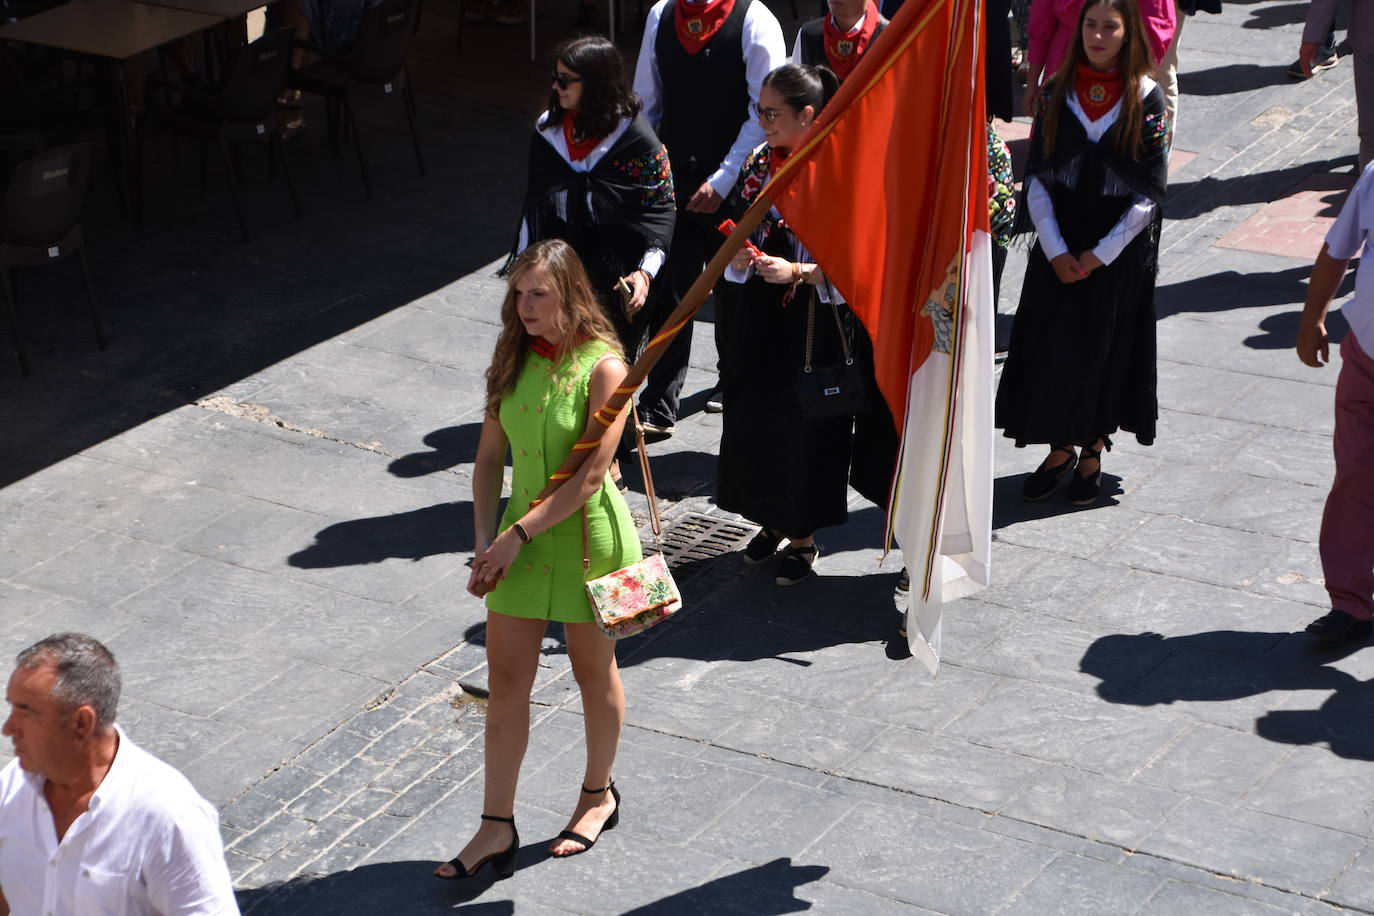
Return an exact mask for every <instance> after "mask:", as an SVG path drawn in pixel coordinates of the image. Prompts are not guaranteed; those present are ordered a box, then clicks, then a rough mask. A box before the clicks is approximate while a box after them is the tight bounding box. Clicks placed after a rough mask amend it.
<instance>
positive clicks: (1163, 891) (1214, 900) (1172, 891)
mask: <svg viewBox="0 0 1374 916" xmlns="http://www.w3.org/2000/svg"><path fill="white" fill-rule="evenodd" d="M1302 905H1303V901H1301V900H1295V901H1293V905H1292V906H1291V907H1283V906H1273V905H1270V904H1267V903H1260V902H1259V901H1257V900H1247V899H1245V898H1244V897H1237V896H1235V895H1234V894H1227V893H1225V892H1223V891H1216V890H1210V889H1207V888H1202V887H1198V886H1197V885H1195V884H1183V883H1180V882H1177V881H1170V882H1168V883H1167V884H1165V885H1164V886H1163V887H1161V888H1160V889H1159V890H1158V891H1156V892H1155V894H1154V895H1153V896H1152V897H1150V899H1149V900H1147V901H1145V903H1144V905H1143V906H1142V907H1141V908H1140V909H1139V910H1137V912H1138V913H1140V914H1142V916H1144V914H1158V916H1164V914H1167V913H1216V914H1217V916H1279V914H1280V913H1299V912H1302V909H1301V907H1302Z"/></svg>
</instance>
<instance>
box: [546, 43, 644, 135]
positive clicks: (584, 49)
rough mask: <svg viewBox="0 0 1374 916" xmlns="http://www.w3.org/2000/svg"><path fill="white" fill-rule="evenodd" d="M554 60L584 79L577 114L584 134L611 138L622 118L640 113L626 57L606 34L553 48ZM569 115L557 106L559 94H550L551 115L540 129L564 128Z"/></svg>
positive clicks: (578, 126) (578, 124) (579, 126)
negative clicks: (626, 75)
mask: <svg viewBox="0 0 1374 916" xmlns="http://www.w3.org/2000/svg"><path fill="white" fill-rule="evenodd" d="M553 60H554V63H555V65H556V64H559V63H561V64H562V65H563V66H565V67H567V68H568V69H569V70H571V71H572V72H573V73H576V74H577V75H578V76H580V77H582V102H581V110H580V111H579V112H578V114H577V128H578V130H579V131H580V132H581V133H583V134H586V135H587V136H589V137H596V138H598V139H600V138H602V137H608V136H610V134H611V131H613V130H615V128H616V125H617V124H619V123H620V120H621V118H634V116H635V115H637V114H639V109H640V106H641V103H640V100H639V96H638V95H636V94H635V92H634V90H633V89H631V88H630V83H629V81H628V80H627V79H626V78H625V58H624V57H622V56H621V54H620V49H619V48H617V47H616V46H615V45H613V44H611V41H610V39H608V38H606V37H605V36H604V35H586V36H583V37H582V38H572V39H569V40H568V41H565V42H563V43H562V44H560V45H559V46H558V47H556V48H554V49H553ZM555 69H556V67H555ZM566 113H567V112H565V111H564V110H563V106H561V105H559V104H558V93H557V92H556V91H551V92H550V93H549V115H548V117H547V118H546V119H545V120H544V121H543V122H542V123H541V124H540V125H539V126H540V128H545V127H557V126H559V125H561V124H562V123H563V116H564V115H565V114H566Z"/></svg>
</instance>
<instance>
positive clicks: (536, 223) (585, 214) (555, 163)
mask: <svg viewBox="0 0 1374 916" xmlns="http://www.w3.org/2000/svg"><path fill="white" fill-rule="evenodd" d="M676 214H677V209H676V206H675V204H674V197H673V173H672V169H671V168H670V166H669V164H668V154H667V151H666V150H665V149H664V148H663V144H662V143H661V142H659V139H658V137H657V136H655V134H654V131H653V128H651V127H650V126H649V122H648V121H646V120H645V119H644V116H643V115H640V116H637V117H636V118H635V119H634V120H633V121H631V122H630V123H629V125H628V126H627V127H626V128H625V132H624V133H622V134H621V135H620V138H619V139H617V140H616V141H615V145H614V146H612V147H611V149H610V150H609V151H608V152H607V153H606V154H605V155H604V156H602V157H601V159H600V160H599V161H598V162H597V163H596V165H595V166H593V167H592V169H591V170H590V171H587V172H578V171H574V170H573V168H572V167H571V166H569V165H568V163H567V161H566V160H565V159H564V158H563V157H562V156H561V155H559V153H558V151H557V150H556V149H554V148H553V146H552V145H551V144H550V143H549V141H548V139H547V138H545V137H544V135H543V134H541V133H540V132H539V130H538V128H536V129H535V131H534V136H533V137H532V138H531V139H530V164H529V181H528V183H527V184H526V187H525V205H524V209H523V212H522V213H521V217H520V219H521V223H522V225H523V226H524V227H525V228H526V229H527V231H528V235H527V237H526V243H527V244H530V245H532V244H534V243H535V242H537V241H540V240H542V239H548V238H558V239H562V240H564V241H565V242H567V243H568V244H569V245H571V246H572V247H573V250H574V251H576V252H577V254H578V256H579V257H580V258H581V259H582V263H583V265H584V266H585V267H586V268H587V273H588V275H589V276H590V278H591V281H592V286H593V287H594V288H595V290H596V292H597V294H598V295H600V296H602V297H603V299H604V300H605V301H607V302H612V301H617V300H616V299H614V298H612V297H611V293H612V290H613V288H614V286H615V282H616V280H617V279H618V278H620V277H623V276H625V275H627V274H629V273H630V272H631V271H633V270H634V269H635V268H637V267H638V266H639V262H640V260H641V259H642V258H643V257H644V253H645V252H646V251H648V250H649V249H651V248H661V249H663V250H664V251H665V252H666V251H667V250H668V246H669V243H670V242H671V241H672V238H673V222H674V220H675V218H676ZM519 244H520V242H519V235H518V234H517V236H516V241H515V244H514V245H513V246H512V248H511V254H510V257H509V258H508V259H507V260H506V264H505V266H504V267H503V268H502V269H501V273H502V274H503V275H504V274H505V272H506V271H507V270H509V268H510V265H511V262H512V261H514V260H515V256H516V255H517V254H518V253H519V252H518V250H517V249H518V247H519Z"/></svg>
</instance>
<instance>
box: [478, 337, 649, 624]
mask: <svg viewBox="0 0 1374 916" xmlns="http://www.w3.org/2000/svg"><path fill="white" fill-rule="evenodd" d="M610 352H612V351H611V348H610V347H608V346H607V345H606V344H605V343H603V342H602V341H599V340H593V341H589V342H588V343H585V344H583V345H582V346H580V347H578V348H577V349H576V350H574V351H573V352H572V353H571V354H569V355H568V357H567V358H566V359H565V360H564V362H563V363H562V364H561V365H555V364H554V361H553V360H552V359H549V358H547V357H543V356H540V355H539V354H538V353H536V352H535V351H534V350H530V351H529V352H528V354H527V355H526V357H525V365H524V366H523V367H522V368H521V370H520V375H519V376H518V377H517V378H516V382H515V387H514V388H513V389H512V390H511V393H510V394H509V395H508V396H506V397H504V398H502V399H501V408H500V411H499V414H498V415H499V417H500V420H501V428H502V429H504V430H505V432H506V437H507V438H508V439H509V440H510V449H511V458H512V462H513V464H514V470H513V472H512V474H511V497H510V500H509V501H508V502H507V503H506V511H505V513H504V514H503V515H502V516H501V525H500V528H501V530H502V531H504V530H505V529H506V528H509V527H510V526H511V525H512V524H514V523H515V522H517V521H519V519H520V517H521V516H522V515H524V514H525V512H526V511H527V510H528V509H529V503H530V500H532V499H534V498H535V497H536V496H538V495H539V491H541V490H543V489H544V484H545V483H547V482H548V479H549V475H550V474H552V473H553V472H554V471H556V470H557V469H558V466H559V465H560V464H562V463H563V459H564V458H566V457H567V456H568V453H569V452H570V451H572V447H573V444H574V443H576V442H577V440H578V439H579V438H580V437H581V436H582V430H583V429H584V428H585V427H586V424H587V400H588V393H587V392H588V386H589V384H590V381H591V376H592V368H593V367H594V366H595V365H596V364H597V362H598V361H600V359H601V358H602V357H603V356H605V355H606V354H607V353H610ZM598 406H599V405H598ZM565 486H566V484H565ZM587 532H588V544H589V546H590V553H589V556H590V557H591V561H592V565H591V570H590V571H589V572H586V573H584V571H583V569H582V519H581V513H577V512H574V513H573V514H572V515H570V516H568V517H567V518H566V519H564V520H563V521H561V522H559V523H558V524H557V525H554V526H553V528H551V529H549V530H548V531H545V532H543V533H542V534H539V535H537V536H535V537H534V539H533V540H531V541H530V543H528V544H526V545H524V546H523V547H521V548H520V552H519V553H518V554H516V557H515V562H514V563H513V564H511V568H510V569H509V570H508V571H507V572H506V578H505V579H503V580H501V582H500V583H499V584H498V585H497V586H496V588H495V589H493V590H492V591H491V592H490V593H488V595H487V608H488V610H492V611H496V612H497V613H499V614H508V615H510V616H512V617H531V618H536V619H541V620H557V621H561V622H563V623H591V622H592V619H593V618H592V609H591V604H590V603H589V602H588V600H587V592H586V589H585V588H584V586H583V583H584V582H585V581H586V580H587V579H594V578H596V577H598V576H604V575H606V574H607V573H609V572H614V571H615V570H617V569H619V568H621V567H622V566H628V565H629V564H631V563H635V562H637V561H639V560H640V559H642V558H643V554H642V553H641V551H640V546H639V534H638V532H636V531H635V526H634V520H633V519H632V518H631V516H630V510H629V508H628V507H627V506H626V505H625V500H624V499H623V498H622V497H621V495H620V491H619V490H617V489H616V488H615V484H613V483H612V482H611V477H610V474H609V473H608V474H607V475H606V479H605V480H603V481H602V482H601V489H600V490H598V491H597V492H596V493H595V494H593V496H592V498H591V499H589V500H588V501H587Z"/></svg>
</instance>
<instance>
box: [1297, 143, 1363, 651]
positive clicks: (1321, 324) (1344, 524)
mask: <svg viewBox="0 0 1374 916" xmlns="http://www.w3.org/2000/svg"><path fill="white" fill-rule="evenodd" d="M1372 239H1374V163H1371V164H1370V165H1368V166H1366V167H1365V170H1364V174H1363V175H1361V176H1360V180H1359V181H1358V182H1356V184H1355V189H1354V190H1353V191H1351V192H1350V197H1349V198H1347V199H1346V202H1345V206H1344V207H1342V208H1341V215H1340V216H1339V217H1337V218H1336V222H1335V223H1333V224H1332V225H1331V229H1330V230H1329V231H1328V232H1327V234H1326V244H1324V245H1322V250H1321V254H1319V255H1317V263H1316V265H1315V266H1314V267H1313V268H1312V279H1311V281H1310V282H1309V283H1308V285H1307V304H1306V306H1305V307H1304V308H1303V312H1302V321H1301V323H1300V324H1299V326H1298V358H1299V359H1301V360H1302V361H1303V362H1304V363H1306V364H1307V365H1309V366H1312V367H1313V368H1318V367H1320V366H1323V365H1325V364H1326V363H1327V362H1328V361H1329V353H1328V350H1327V346H1328V341H1327V334H1326V313H1327V310H1328V309H1330V308H1331V300H1332V298H1334V297H1335V295H1336V291H1337V290H1338V289H1339V288H1340V285H1341V281H1342V280H1343V279H1344V278H1345V271H1346V268H1347V267H1348V266H1349V264H1350V259H1351V258H1353V257H1355V256H1356V255H1358V254H1359V253H1360V252H1361V251H1362V250H1363V251H1367V250H1368V249H1367V247H1366V246H1367V245H1368V244H1369V242H1370V241H1371V240H1372ZM1371 273H1374V272H1371V270H1370V268H1369V265H1365V267H1364V269H1362V270H1361V271H1360V272H1359V274H1358V275H1357V277H1356V281H1355V295H1354V296H1352V297H1351V298H1350V301H1349V302H1347V303H1345V305H1343V306H1341V314H1342V315H1344V316H1345V320H1346V323H1347V324H1349V325H1350V330H1349V332H1347V333H1346V335H1345V340H1344V341H1342V342H1341V374H1340V375H1339V376H1338V377H1337V379H1336V433H1335V437H1334V439H1333V441H1332V446H1333V451H1334V453H1335V459H1336V478H1335V480H1334V481H1333V482H1332V484H1331V493H1330V494H1329V495H1328V496H1327V497H1326V510H1325V512H1323V513H1322V528H1321V536H1320V539H1319V541H1318V543H1319V545H1320V549H1321V557H1322V572H1323V573H1324V574H1325V576H1326V591H1327V594H1328V596H1330V598H1331V612H1330V613H1328V614H1327V615H1326V616H1324V617H1321V618H1319V619H1317V620H1314V621H1312V623H1310V624H1308V626H1307V632H1309V633H1311V634H1313V635H1314V636H1316V637H1317V639H1319V640H1321V641H1322V642H1325V643H1331V644H1336V643H1344V642H1354V641H1358V640H1365V639H1368V638H1369V636H1370V632H1371V623H1370V620H1371V618H1372V617H1374V537H1370V534H1369V532H1370V531H1371V530H1374V357H1372V356H1370V354H1371V353H1372V352H1374V275H1371Z"/></svg>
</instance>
